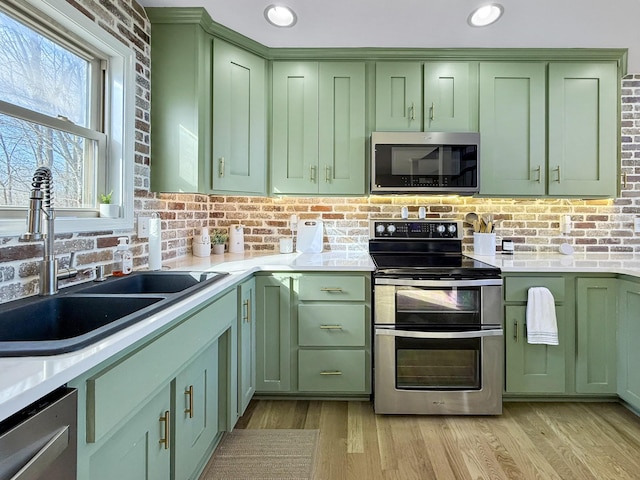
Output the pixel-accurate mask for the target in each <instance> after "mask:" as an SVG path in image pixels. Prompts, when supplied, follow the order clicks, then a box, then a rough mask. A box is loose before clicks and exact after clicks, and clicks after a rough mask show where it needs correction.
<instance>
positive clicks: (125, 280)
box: [79, 272, 227, 295]
mask: <svg viewBox="0 0 640 480" xmlns="http://www.w3.org/2000/svg"><path fill="white" fill-rule="evenodd" d="M226 275H227V274H226V273H218V272H212V273H207V272H202V273H200V272H195V273H190V272H137V273H133V274H131V275H128V276H126V277H111V278H109V279H107V280H106V281H105V282H104V283H99V284H93V285H92V286H90V287H87V288H86V289H84V290H82V291H81V292H79V293H85V292H86V293H90V294H92V295H93V294H97V293H100V294H111V295H113V294H115V295H140V294H156V293H178V292H182V291H184V290H187V289H189V288H192V287H195V286H196V285H202V286H205V285H208V284H210V283H212V282H213V281H215V280H218V279H220V278H222V277H224V276H226Z"/></svg>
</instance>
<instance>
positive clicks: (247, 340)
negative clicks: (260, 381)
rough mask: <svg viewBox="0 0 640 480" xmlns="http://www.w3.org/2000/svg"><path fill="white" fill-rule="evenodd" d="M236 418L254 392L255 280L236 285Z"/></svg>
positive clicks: (244, 408)
mask: <svg viewBox="0 0 640 480" xmlns="http://www.w3.org/2000/svg"><path fill="white" fill-rule="evenodd" d="M238 302H239V304H238V418H239V417H241V416H242V415H243V414H244V412H245V410H246V409H247V407H248V406H249V402H250V401H251V399H252V398H253V395H254V393H255V392H256V281H255V279H254V278H252V279H251V280H247V281H246V282H243V283H242V284H240V286H239V287H238Z"/></svg>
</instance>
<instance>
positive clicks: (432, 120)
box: [424, 62, 478, 132]
mask: <svg viewBox="0 0 640 480" xmlns="http://www.w3.org/2000/svg"><path fill="white" fill-rule="evenodd" d="M424 130H425V131H426V132H477V131H478V63H477V62H426V63H425V64H424Z"/></svg>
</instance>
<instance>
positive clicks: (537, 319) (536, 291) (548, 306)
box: [527, 287, 558, 345]
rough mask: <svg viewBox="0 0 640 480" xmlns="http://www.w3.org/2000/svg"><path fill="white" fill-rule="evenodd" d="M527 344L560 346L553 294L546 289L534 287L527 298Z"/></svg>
mask: <svg viewBox="0 0 640 480" xmlns="http://www.w3.org/2000/svg"><path fill="white" fill-rule="evenodd" d="M527 342H529V343H536V344H545V345H558V322H557V320H556V307H555V300H554V299H553V294H552V293H551V292H550V291H549V289H548V288H546V287H532V288H530V289H529V294H528V298H527Z"/></svg>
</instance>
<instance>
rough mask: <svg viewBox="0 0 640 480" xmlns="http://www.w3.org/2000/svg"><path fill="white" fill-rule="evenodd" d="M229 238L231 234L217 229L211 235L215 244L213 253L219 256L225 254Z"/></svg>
mask: <svg viewBox="0 0 640 480" xmlns="http://www.w3.org/2000/svg"><path fill="white" fill-rule="evenodd" d="M228 238H229V234H228V233H227V232H226V230H219V229H215V230H214V231H213V232H212V233H211V243H212V244H213V253H214V254H216V255H219V254H221V253H224V249H225V246H226V245H225V242H226V241H227V239H228Z"/></svg>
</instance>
